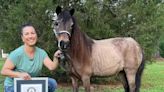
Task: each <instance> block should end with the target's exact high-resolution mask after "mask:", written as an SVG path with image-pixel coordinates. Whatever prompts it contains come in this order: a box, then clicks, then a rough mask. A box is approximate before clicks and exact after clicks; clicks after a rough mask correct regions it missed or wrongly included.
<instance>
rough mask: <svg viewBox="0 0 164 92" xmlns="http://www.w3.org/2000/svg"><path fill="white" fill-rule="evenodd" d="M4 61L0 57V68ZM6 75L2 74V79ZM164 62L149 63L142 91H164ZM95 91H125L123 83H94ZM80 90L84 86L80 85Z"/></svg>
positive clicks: (65, 90)
mask: <svg viewBox="0 0 164 92" xmlns="http://www.w3.org/2000/svg"><path fill="white" fill-rule="evenodd" d="M3 63H4V61H2V60H1V59H0V69H1V67H2V65H3ZM2 80H4V76H1V75H0V81H2ZM163 81H164V62H155V63H152V64H147V65H146V67H145V70H144V73H143V76H142V85H141V91H140V92H164V82H163ZM92 86H93V88H94V92H124V91H123V88H122V85H120V84H117V85H92ZM0 92H3V83H2V82H1V83H0ZM56 92H72V89H71V86H59V88H58V89H57V91H56ZM80 92H84V88H83V87H80Z"/></svg>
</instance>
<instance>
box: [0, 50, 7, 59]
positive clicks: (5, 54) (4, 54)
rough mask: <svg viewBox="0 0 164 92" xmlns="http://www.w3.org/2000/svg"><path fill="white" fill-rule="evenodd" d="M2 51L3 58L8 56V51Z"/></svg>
mask: <svg viewBox="0 0 164 92" xmlns="http://www.w3.org/2000/svg"><path fill="white" fill-rule="evenodd" d="M1 53H2V58H7V56H8V53H4V52H3V49H2V50H1Z"/></svg>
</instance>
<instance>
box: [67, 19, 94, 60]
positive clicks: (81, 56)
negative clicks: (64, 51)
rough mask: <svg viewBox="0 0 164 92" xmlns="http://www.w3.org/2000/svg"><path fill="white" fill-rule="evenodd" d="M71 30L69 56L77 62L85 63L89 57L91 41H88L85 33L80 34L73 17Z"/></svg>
mask: <svg viewBox="0 0 164 92" xmlns="http://www.w3.org/2000/svg"><path fill="white" fill-rule="evenodd" d="M72 20H73V23H74V25H73V28H72V33H71V38H70V40H71V46H70V47H71V48H70V52H71V56H72V57H74V58H75V59H77V60H78V61H79V62H80V61H82V62H85V61H86V62H87V61H88V59H89V58H90V57H91V52H92V45H93V43H94V42H93V40H92V39H90V38H89V37H88V36H87V35H86V34H85V33H83V32H81V31H80V29H79V27H78V25H77V23H76V19H75V17H74V16H72Z"/></svg>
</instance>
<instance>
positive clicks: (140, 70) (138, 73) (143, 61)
mask: <svg viewBox="0 0 164 92" xmlns="http://www.w3.org/2000/svg"><path fill="white" fill-rule="evenodd" d="M144 67H145V59H144V53H142V62H141V64H140V66H139V68H138V70H137V73H136V78H135V84H136V89H135V92H139V89H140V84H141V76H142V73H143V70H144Z"/></svg>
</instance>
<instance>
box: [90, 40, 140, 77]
mask: <svg viewBox="0 0 164 92" xmlns="http://www.w3.org/2000/svg"><path fill="white" fill-rule="evenodd" d="M140 53H141V49H140V47H139V45H138V43H137V42H136V41H135V40H134V39H133V38H130V37H127V38H110V39H104V40H94V45H93V48H92V58H91V60H92V70H93V74H95V75H100V76H104V75H105V76H107V75H113V74H115V73H116V72H119V71H121V70H123V68H126V67H128V68H130V67H132V68H138V67H137V66H139V65H140V63H141V55H140ZM129 65H130V66H129Z"/></svg>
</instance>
